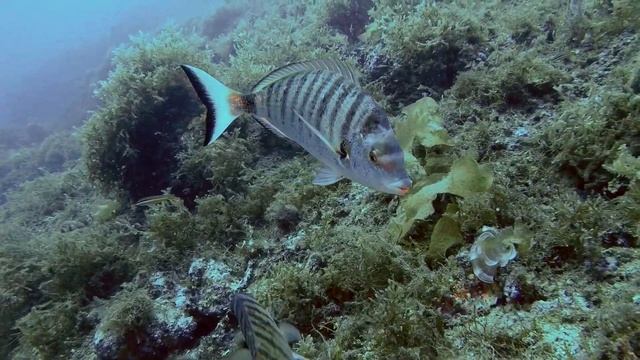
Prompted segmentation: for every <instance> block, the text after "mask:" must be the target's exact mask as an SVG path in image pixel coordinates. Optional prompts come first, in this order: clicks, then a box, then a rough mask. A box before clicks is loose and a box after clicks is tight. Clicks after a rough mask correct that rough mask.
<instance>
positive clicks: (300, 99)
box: [294, 72, 314, 111]
mask: <svg viewBox="0 0 640 360" xmlns="http://www.w3.org/2000/svg"><path fill="white" fill-rule="evenodd" d="M313 75H314V74H313V73H310V72H309V73H306V74H305V75H304V82H303V83H302V87H301V88H300V91H299V92H298V94H297V95H298V96H297V97H296V103H295V104H294V107H295V109H296V110H298V111H300V109H302V105H303V104H304V98H305V94H306V93H307V90H308V89H309V88H310V87H311V85H313Z"/></svg>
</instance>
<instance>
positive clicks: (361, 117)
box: [349, 96, 371, 132]
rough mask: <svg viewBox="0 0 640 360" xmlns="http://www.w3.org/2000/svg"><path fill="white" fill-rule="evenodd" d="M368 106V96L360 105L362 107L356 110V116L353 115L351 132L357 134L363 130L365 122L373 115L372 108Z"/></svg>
mask: <svg viewBox="0 0 640 360" xmlns="http://www.w3.org/2000/svg"><path fill="white" fill-rule="evenodd" d="M367 104H368V102H367V101H366V96H365V99H364V100H363V101H362V102H361V103H360V105H359V106H358V108H357V109H356V112H355V114H353V121H352V122H351V125H350V126H349V131H350V132H355V131H359V130H360V129H362V125H363V124H364V122H365V120H366V119H367V118H368V117H369V115H370V113H371V108H370V107H369V106H367Z"/></svg>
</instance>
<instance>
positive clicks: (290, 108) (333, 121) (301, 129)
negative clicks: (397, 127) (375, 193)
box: [185, 60, 411, 194]
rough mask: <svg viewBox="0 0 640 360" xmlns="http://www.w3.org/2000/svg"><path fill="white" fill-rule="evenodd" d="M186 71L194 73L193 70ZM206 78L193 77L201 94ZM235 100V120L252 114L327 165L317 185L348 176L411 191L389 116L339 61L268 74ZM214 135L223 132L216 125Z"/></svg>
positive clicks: (390, 190)
mask: <svg viewBox="0 0 640 360" xmlns="http://www.w3.org/2000/svg"><path fill="white" fill-rule="evenodd" d="M198 70H199V69H198ZM185 71H186V72H187V74H188V75H189V73H190V72H191V73H192V74H193V73H195V70H194V68H187V69H185ZM202 73H204V72H202ZM205 74H206V73H205ZM202 77H203V75H202V74H199V73H197V74H196V75H191V76H190V79H191V80H192V83H193V82H194V81H193V80H194V78H195V79H196V80H197V79H200V80H199V82H200V84H194V87H195V88H196V90H198V89H199V88H200V89H202V88H204V89H205V90H206V88H207V86H206V82H207V80H208V79H206V78H205V79H201V78H202ZM211 79H213V78H211ZM213 80H215V79H213ZM209 81H211V80H209ZM210 87H211V88H212V89H213V88H214V87H215V86H213V85H212V86H210ZM214 91H215V90H211V91H209V93H213V92H214ZM202 92H203V91H198V93H199V95H200V98H201V99H203V102H205V105H206V103H207V100H210V99H211V98H212V96H207V94H204V96H203V95H202ZM204 92H206V91H204ZM218 92H219V91H218ZM213 97H215V96H213ZM230 98H231V99H232V100H231V105H230V106H229V108H230V109H232V110H231V112H232V115H231V116H237V114H239V113H243V112H246V113H250V114H252V115H253V116H254V117H255V118H256V119H257V120H258V121H259V122H260V123H261V124H263V125H265V126H266V127H268V128H270V129H272V130H273V131H274V132H275V133H277V134H279V135H281V136H284V137H287V138H289V139H291V140H293V141H295V142H296V143H298V144H299V145H301V146H302V147H303V148H304V149H305V150H307V151H308V152H309V153H310V154H311V155H313V156H314V157H315V158H316V159H318V160H320V161H321V162H322V163H323V164H324V167H323V168H322V169H321V170H320V171H319V172H318V174H317V176H316V179H315V180H314V183H316V184H319V185H329V184H332V183H334V182H336V181H338V180H340V179H341V178H343V177H347V178H349V179H352V180H354V181H357V182H359V183H361V184H363V185H365V186H368V187H371V188H374V189H376V190H379V191H383V192H386V193H393V194H404V193H406V192H407V191H408V190H409V188H410V187H411V180H410V178H409V176H408V174H407V172H406V170H405V167H404V155H403V152H402V149H401V148H400V145H399V144H398V141H397V140H396V138H395V134H394V132H393V129H392V128H391V124H390V123H389V120H388V117H387V115H386V114H385V112H384V111H383V110H382V108H381V107H380V106H379V105H378V104H377V103H376V102H375V101H374V99H373V98H372V97H371V96H370V95H368V94H366V93H365V92H364V91H363V90H362V89H361V88H360V86H359V84H358V83H357V76H355V75H354V74H353V72H352V71H351V70H350V68H349V67H348V66H346V65H344V64H342V63H340V62H338V61H328V60H326V61H321V60H317V61H310V62H303V63H296V64H292V65H288V66H286V67H283V68H281V69H277V70H275V71H274V72H272V73H271V74H269V75H267V76H266V77H265V78H264V79H263V80H261V81H260V82H259V83H258V84H257V85H256V86H255V87H254V91H253V92H252V93H251V94H248V95H239V94H237V95H234V94H231V95H230ZM214 102H215V100H214ZM208 108H209V107H208ZM211 108H212V109H213V106H212V107H211ZM213 111H217V112H221V111H219V110H218V109H213ZM223 117H224V114H223ZM228 117H229V116H227V118H228ZM216 118H217V116H216ZM231 121H232V120H231ZM212 133H214V134H216V133H220V131H216V130H215V126H214V130H213V131H212Z"/></svg>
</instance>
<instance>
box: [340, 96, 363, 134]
mask: <svg viewBox="0 0 640 360" xmlns="http://www.w3.org/2000/svg"><path fill="white" fill-rule="evenodd" d="M364 98H365V95H364V93H362V92H361V91H358V95H357V96H356V98H355V100H353V102H352V103H351V106H350V107H349V110H348V111H347V113H346V114H345V117H344V122H343V123H342V128H341V130H340V136H341V138H343V139H344V138H346V137H347V135H348V134H349V126H350V125H351V122H352V121H353V116H354V115H355V113H356V110H357V109H358V107H359V106H360V103H361V102H362V101H363V100H364Z"/></svg>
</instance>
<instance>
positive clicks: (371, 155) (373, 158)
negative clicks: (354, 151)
mask: <svg viewBox="0 0 640 360" xmlns="http://www.w3.org/2000/svg"><path fill="white" fill-rule="evenodd" d="M369 160H371V162H373V163H377V162H378V152H377V151H376V150H371V151H370V152H369Z"/></svg>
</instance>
